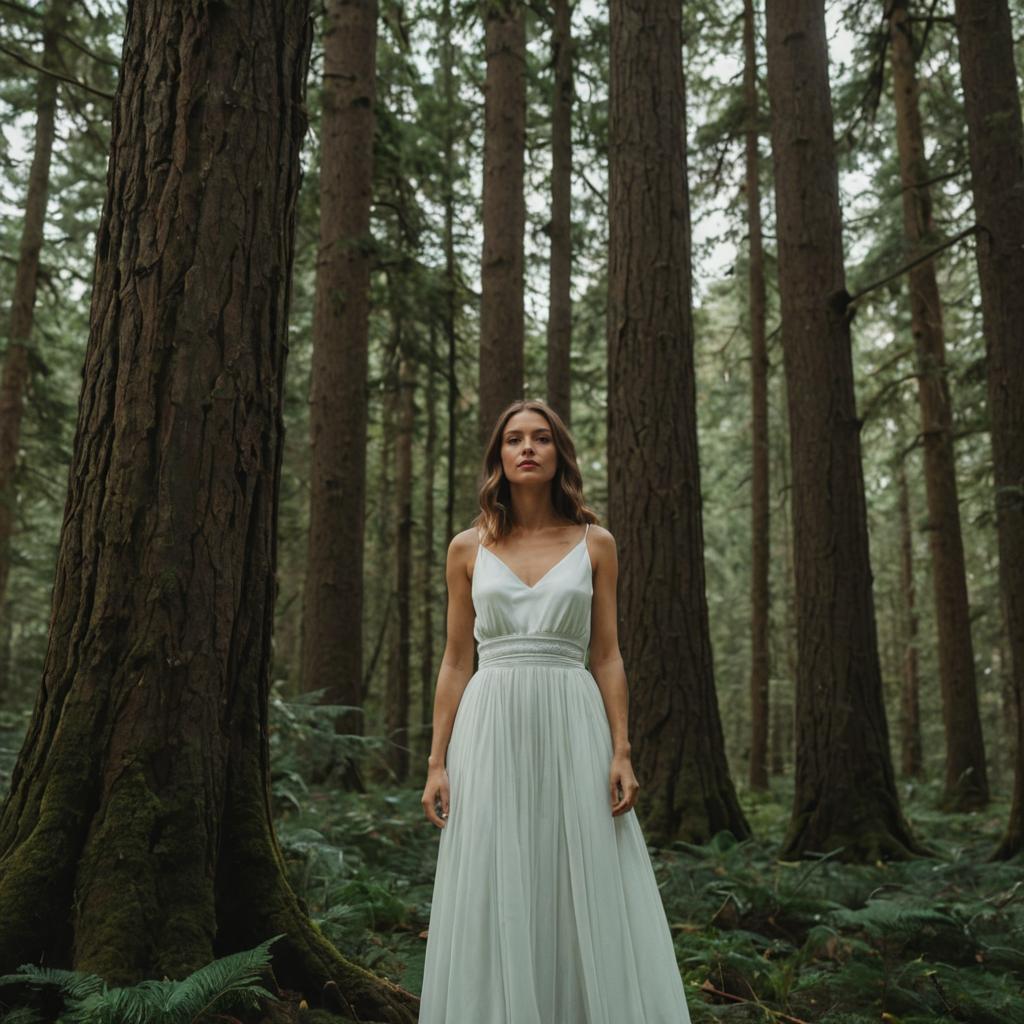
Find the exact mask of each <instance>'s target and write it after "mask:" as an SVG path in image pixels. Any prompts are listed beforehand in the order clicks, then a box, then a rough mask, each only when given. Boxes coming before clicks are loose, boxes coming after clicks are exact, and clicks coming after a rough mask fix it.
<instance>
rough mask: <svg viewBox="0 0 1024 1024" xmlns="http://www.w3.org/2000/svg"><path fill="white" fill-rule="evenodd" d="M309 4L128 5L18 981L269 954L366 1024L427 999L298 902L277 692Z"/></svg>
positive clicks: (9, 811) (10, 808)
mask: <svg viewBox="0 0 1024 1024" xmlns="http://www.w3.org/2000/svg"><path fill="white" fill-rule="evenodd" d="M310 26H311V20H310V18H309V11H308V9H307V6H306V5H305V4H303V3H292V4H255V5H249V6H245V7H230V6H225V5H223V4H219V3H218V4H209V5H207V4H205V3H202V2H197V3H194V4H191V5H190V6H189V7H188V9H187V10H184V9H183V8H182V6H181V4H179V3H177V2H172V0H146V2H145V3H140V2H133V3H130V4H129V5H128V9H127V19H126V27H125V40H124V48H123V55H124V56H123V64H122V69H121V78H120V81H119V84H118V88H117V94H116V97H115V101H114V108H113V123H112V131H111V153H110V164H109V170H108V175H107V196H106V201H105V204H104V209H103V214H102V218H101V221H100V225H99V230H98V233H97V240H96V246H97V248H96V260H95V281H94V288H93V297H92V310H91V328H90V335H89V341H88V348H87V352H86V357H85V366H84V369H83V375H82V395H81V403H80V407H79V414H78V421H77V427H76V433H75V442H74V451H73V455H72V462H71V469H70V475H69V493H68V496H67V504H66V511H65V519H64V524H63V528H62V530H61V537H60V545H59V553H58V565H57V574H56V580H55V583H54V588H53V612H52V621H51V628H50V633H49V646H48V649H47V653H46V659H45V665H44V669H43V677H42V683H41V686H40V688H39V695H38V698H37V702H36V706H35V710H34V713H33V717H32V720H31V722H30V725H29V729H28V733H27V736H26V739H25V742H24V745H23V747H22V750H21V752H20V754H19V757H18V761H17V764H16V766H15V768H14V772H13V776H12V780H11V789H10V793H9V795H8V798H7V800H6V801H5V803H4V806H3V809H2V811H0V919H2V920H3V922H4V925H3V928H2V929H0V971H9V970H13V969H14V968H15V967H16V966H17V965H19V964H21V963H24V962H26V961H31V962H38V961H40V960H42V961H43V962H45V963H47V964H52V965H54V966H59V965H64V964H69V965H71V966H73V967H75V968H78V969H81V970H85V971H93V972H96V973H98V974H100V975H102V976H104V977H105V978H107V979H108V980H110V981H114V982H125V981H132V980H137V979H138V978H140V977H145V976H156V977H160V976H163V975H165V974H166V975H168V976H170V977H181V976H182V975H184V974H185V973H186V972H188V971H190V970H192V969H194V968H197V967H199V966H200V965H201V964H203V963H205V962H207V961H209V960H210V959H211V958H212V956H213V955H214V953H215V952H217V953H223V952H227V951H231V950H237V949H241V948H247V947H250V946H252V945H254V944H255V943H257V942H259V941H261V940H263V939H266V938H268V937H270V936H273V935H283V936H284V937H283V938H281V939H280V940H279V943H278V945H277V946H276V947H275V949H276V952H277V956H276V957H275V968H276V972H277V978H278V980H279V981H280V982H281V983H283V984H284V985H287V986H288V987H291V988H295V989H300V990H304V991H306V992H307V993H315V994H319V992H320V991H321V988H322V986H324V985H325V984H327V983H331V984H334V983H336V984H337V985H338V986H340V988H341V991H342V994H343V996H344V1000H343V1001H344V1002H347V1003H348V1004H349V1005H350V1007H351V1009H352V1010H353V1011H354V1012H353V1013H352V1014H350V1015H351V1016H355V1015H356V1013H358V1015H359V1016H360V1017H362V1018H363V1019H374V1020H380V1019H387V1020H390V1021H410V1022H411V1020H412V1014H413V1012H414V1010H413V1008H414V1006H415V999H414V998H413V997H412V996H410V995H409V993H406V992H404V991H403V990H401V989H399V988H398V987H397V986H395V985H393V984H391V983H389V982H386V981H384V980H380V979H376V978H374V977H373V976H372V975H370V974H369V973H368V972H366V971H364V970H361V969H359V968H357V967H355V966H353V965H352V964H350V963H348V962H347V961H346V960H344V959H343V958H342V957H341V956H340V955H339V954H338V953H337V952H336V951H335V950H334V949H333V948H332V947H331V945H330V944H329V943H328V942H327V941H326V939H325V938H324V937H323V935H322V934H321V933H320V932H319V930H318V929H317V928H316V927H315V926H314V925H313V924H312V922H311V921H310V920H309V918H308V916H307V914H306V912H305V910H304V909H303V907H302V905H301V904H300V902H299V901H298V899H297V898H296V897H295V895H294V894H293V893H292V891H291V889H290V888H289V886H288V883H287V881H286V875H285V865H284V860H283V857H282V855H281V851H280V849H279V847H278V845H277V842H276V840H275V837H274V831H273V826H272V822H271V809H270V785H269V749H268V742H267V732H268V729H267V714H268V691H269V684H270V656H271V636H272V623H273V604H274V595H275V590H276V582H275V569H276V530H277V511H278V499H279V486H280V475H281V455H282V448H283V445H282V441H283V436H282V435H283V431H282V389H283V383H284V375H285V363H286V354H287V347H286V338H287V317H288V307H289V299H290V275H291V268H292V262H293V236H294V220H295V204H296V196H297V193H298V188H299V179H300V164H299V152H300V147H301V144H302V139H303V135H304V134H305V131H306V127H307V120H306V114H305V106H304V99H305V96H304V92H305V79H306V71H307V67H308V63H309V51H310V43H311V33H310Z"/></svg>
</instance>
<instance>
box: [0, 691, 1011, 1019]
mask: <svg viewBox="0 0 1024 1024" xmlns="http://www.w3.org/2000/svg"><path fill="white" fill-rule="evenodd" d="M271 723H272V736H271V745H272V754H273V794H274V807H275V813H276V828H277V834H278V838H279V842H280V845H281V848H282V851H283V853H284V856H285V860H286V863H287V866H288V872H289V877H290V880H291V883H292V885H293V886H294V888H295V889H296V891H297V892H298V894H299V895H300V897H301V899H302V900H303V901H304V903H305V905H306V907H307V909H308V911H309V913H310V915H311V916H312V917H313V919H314V920H315V921H316V922H317V923H318V925H319V926H320V927H321V928H322V929H323V931H324V932H325V933H326V934H327V935H328V936H329V937H330V938H331V939H332V941H334V942H335V944H336V945H337V946H338V948H339V949H340V950H341V951H342V952H343V953H344V954H345V956H347V957H349V958H350V959H353V960H355V961H357V962H359V963H361V964H364V965H366V966H368V967H370V968H371V969H373V970H374V971H376V972H377V973H379V974H381V975H384V976H386V977H388V978H390V979H391V980H392V981H395V982H397V983H398V984H400V985H402V986H404V987H405V988H407V989H409V990H410V991H413V992H419V991H420V987H421V983H422V971H423V957H424V952H425V949H426V934H427V924H428V921H429V914H430V900H431V897H432V893H433V880H434V870H435V865H436V860H437V845H438V841H439V838H440V832H439V831H438V829H437V828H436V827H435V826H433V825H432V824H431V823H430V822H428V821H427V820H426V819H425V817H424V815H423V810H422V807H421V805H420V796H421V793H422V784H423V781H424V779H423V777H422V776H419V775H417V776H415V777H412V778H410V779H409V782H408V784H407V785H405V786H399V785H393V786H389V787H381V786H370V787H369V789H368V791H367V792H355V791H352V790H351V789H348V788H346V785H345V784H344V782H343V780H344V779H346V778H349V779H350V778H351V776H350V775H349V774H347V773H346V771H345V768H344V763H345V759H346V758H352V759H355V761H356V762H357V763H358V764H359V766H360V771H361V773H362V775H363V777H364V778H366V777H367V776H372V775H373V774H374V773H375V772H379V771H380V768H381V761H380V752H381V751H382V750H383V745H382V744H381V743H380V742H379V741H375V740H374V739H363V738H356V737H344V736H340V737H336V736H334V735H333V728H332V727H331V726H330V724H329V715H328V714H324V713H320V712H316V711H314V710H312V709H310V708H309V707H308V706H307V705H305V704H302V703H299V704H290V703H287V702H284V701H282V700H280V699H278V698H276V697H275V700H274V702H273V706H272V715H271ZM413 760H414V762H415V760H416V759H415V758H414V759H413ZM0 781H3V780H0ZM900 795H901V800H902V805H903V810H904V813H905V814H906V816H907V818H908V820H909V822H910V824H911V827H912V829H913V831H914V832H915V834H916V835H918V836H919V837H920V838H921V839H922V840H923V841H924V842H925V843H926V844H927V845H928V846H929V847H930V848H931V849H933V850H934V851H936V854H937V856H935V857H933V858H922V859H917V860H912V861H907V862H902V863H891V862H890V863H882V862H879V863H874V864H864V865H851V864H848V863H844V862H842V861H841V860H840V859H839V858H838V857H837V856H836V855H835V854H830V855H822V856H818V857H813V858H810V859H807V860H802V861H799V862H785V861H779V860H778V859H777V856H778V850H779V843H780V841H781V838H782V835H783V833H784V831H785V827H786V824H787V820H788V814H789V808H790V805H791V797H792V791H791V788H790V786H789V784H788V783H787V782H785V781H782V780H777V781H776V782H774V783H773V789H772V791H771V792H770V793H768V794H752V793H749V792H741V799H742V801H743V805H744V808H745V810H746V812H747V816H748V820H749V821H750V823H751V825H752V827H753V829H754V832H755V836H756V838H754V839H751V840H746V841H743V842H737V841H735V840H734V838H733V837H732V836H731V835H729V834H727V833H723V834H720V835H718V836H716V837H715V838H714V839H713V840H712V841H711V842H709V843H707V844H706V845H704V846H699V847H697V846H691V845H688V844H685V843H676V844H674V845H673V846H672V847H671V848H669V849H664V850H654V849H652V850H651V855H652V862H653V864H654V868H655V873H656V876H657V879H658V883H659V886H660V887H661V892H662V898H663V901H664V905H665V909H666V912H667V916H668V920H669V925H670V929H671V932H672V935H673V940H674V943H675V949H676V953H677V958H678V962H679V966H680V969H681V972H682V975H683V978H684V982H685V986H686V994H687V1000H688V1003H689V1005H690V1010H691V1015H692V1019H693V1021H694V1024H701V1022H711V1021H728V1022H747V1021H759V1022H760V1021H764V1022H788V1024H800V1022H807V1024H811V1022H813V1024H868V1022H878V1021H883V1022H887V1024H924V1022H925V1021H927V1022H930V1024H945V1022H949V1024H1024V994H1022V990H1024V940H1022V939H1021V936H1024V879H1022V873H1021V867H1022V860H1021V858H1017V859H1016V860H1015V861H1012V862H1007V863H1003V862H988V860H987V857H988V856H989V854H990V853H991V851H992V849H993V848H994V847H995V845H996V842H997V841H998V839H999V837H1000V834H1001V831H1002V829H1003V827H1004V824H1005V821H1006V816H1007V814H1008V806H1007V804H1006V801H1005V800H1002V801H995V802H993V804H992V805H991V806H990V807H989V808H988V809H987V810H985V811H983V812H975V813H970V814H948V813H944V812H940V811H937V810H935V807H936V806H937V804H938V801H939V797H940V792H939V790H938V788H937V787H935V786H931V785H923V786H922V785H916V784H915V785H913V786H903V787H901V794H900ZM0 996H2V993H0ZM268 1012H272V1013H273V1014H274V1016H273V1017H272V1018H270V1017H266V1016H255V1017H252V1018H251V1019H253V1020H254V1021H255V1020H261V1021H262V1020H267V1019H274V1020H278V1019H280V1020H296V1021H312V1020H313V1019H314V1017H315V1018H316V1019H319V1020H326V1019H328V1018H327V1016H326V1015H325V1014H314V1013H313V1012H312V1011H307V1010H300V1009H298V1004H297V1003H295V1002H293V1003H292V1004H291V1006H282V1005H281V1004H278V1006H277V1007H276V1008H274V1009H273V1010H268V1007H267V1006H266V1005H264V1010H263V1013H264V1014H266V1013H268ZM18 1019H19V1018H17V1017H16V1016H10V1015H9V1016H8V1017H4V1016H3V1015H2V1012H0V1024H4V1022H5V1021H9V1022H11V1024H14V1022H16V1021H17V1020H18ZM239 1019H250V1018H248V1017H244V1018H243V1017H240V1018H239ZM331 1019H334V1020H336V1021H337V1020H338V1019H339V1018H331ZM29 1020H31V1018H29V1017H25V1018H24V1019H23V1021H22V1024H28V1021H29Z"/></svg>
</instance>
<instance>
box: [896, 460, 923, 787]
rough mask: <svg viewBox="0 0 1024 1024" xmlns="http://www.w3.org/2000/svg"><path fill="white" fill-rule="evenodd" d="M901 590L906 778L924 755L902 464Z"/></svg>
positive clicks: (919, 770)
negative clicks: (922, 749) (922, 752)
mask: <svg viewBox="0 0 1024 1024" xmlns="http://www.w3.org/2000/svg"><path fill="white" fill-rule="evenodd" d="M899 489H900V492H899V494H900V497H899V508H900V593H901V595H902V597H903V615H902V618H903V629H902V633H903V636H902V640H903V658H902V659H901V664H900V668H901V672H900V680H901V682H900V768H901V770H902V773H903V775H904V777H905V778H908V779H917V778H921V776H922V774H923V764H922V757H921V708H920V701H919V699H918V698H919V694H920V691H921V682H920V675H919V673H918V660H917V643H918V640H917V597H916V589H915V587H914V535H913V531H912V529H911V525H910V524H911V518H910V492H909V488H908V487H907V471H906V467H905V466H904V464H903V463H900V471H899Z"/></svg>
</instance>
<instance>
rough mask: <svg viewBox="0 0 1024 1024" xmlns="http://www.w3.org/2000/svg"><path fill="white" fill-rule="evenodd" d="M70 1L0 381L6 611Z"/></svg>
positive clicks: (64, 6) (57, 26)
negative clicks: (17, 479)
mask: <svg viewBox="0 0 1024 1024" xmlns="http://www.w3.org/2000/svg"><path fill="white" fill-rule="evenodd" d="M69 6H70V0H53V2H50V3H48V4H47V5H46V12H45V14H44V16H43V55H42V67H43V68H45V69H46V71H41V72H40V73H39V76H38V78H37V81H36V86H35V90H36V137H35V145H34V148H33V151H32V166H31V168H30V169H29V174H28V192H27V194H26V196H25V217H24V220H23V221H22V228H21V246H20V249H19V252H18V266H17V269H16V270H15V274H14V294H13V295H12V296H11V320H10V326H9V328H8V333H7V348H6V351H5V352H4V368H3V376H2V378H0V607H6V603H7V602H6V597H7V579H8V575H9V573H10V568H11V537H12V535H13V533H14V520H15V513H16V510H17V500H18V499H17V495H16V493H15V482H14V475H15V471H16V470H17V466H18V450H19V448H20V447H21V418H22V413H23V411H24V401H25V391H26V389H27V388H28V380H29V372H30V370H29V364H30V362H31V355H30V352H31V348H32V324H33V322H34V319H35V305H36V284H37V281H38V277H39V253H40V250H41V249H42V246H43V223H44V222H45V220H46V203H47V197H48V195H49V190H50V158H51V156H52V154H53V133H54V129H53V125H54V120H55V118H56V114H57V79H56V78H54V77H53V75H52V74H48V73H47V72H50V71H56V70H57V68H58V65H59V62H60V55H59V52H58V39H59V38H60V34H61V31H62V29H63V27H64V25H65V23H66V22H67V16H68V7H69ZM6 688H7V664H6V662H4V663H3V664H0V695H2V694H3V693H4V691H5V690H6Z"/></svg>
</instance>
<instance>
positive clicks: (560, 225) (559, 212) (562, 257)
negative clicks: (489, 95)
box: [547, 0, 573, 423]
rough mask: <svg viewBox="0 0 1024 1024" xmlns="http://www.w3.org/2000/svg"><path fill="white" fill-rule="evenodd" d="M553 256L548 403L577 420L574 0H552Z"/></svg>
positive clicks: (550, 230) (550, 231) (562, 415)
mask: <svg viewBox="0 0 1024 1024" xmlns="http://www.w3.org/2000/svg"><path fill="white" fill-rule="evenodd" d="M552 6H553V9H554V22H553V27H552V32H551V51H552V52H551V63H552V66H553V67H554V71H555V76H554V89H553V94H552V99H551V223H550V226H549V229H548V230H549V233H550V235H551V261H550V265H549V275H548V280H549V289H548V348H547V366H548V403H549V404H550V405H552V406H553V407H554V408H555V409H557V410H558V414H559V415H560V416H561V417H562V419H564V420H565V422H566V423H571V422H572V387H571V370H570V354H571V350H572V290H571V284H572V100H573V71H572V65H573V52H572V8H571V6H570V0H552Z"/></svg>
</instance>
